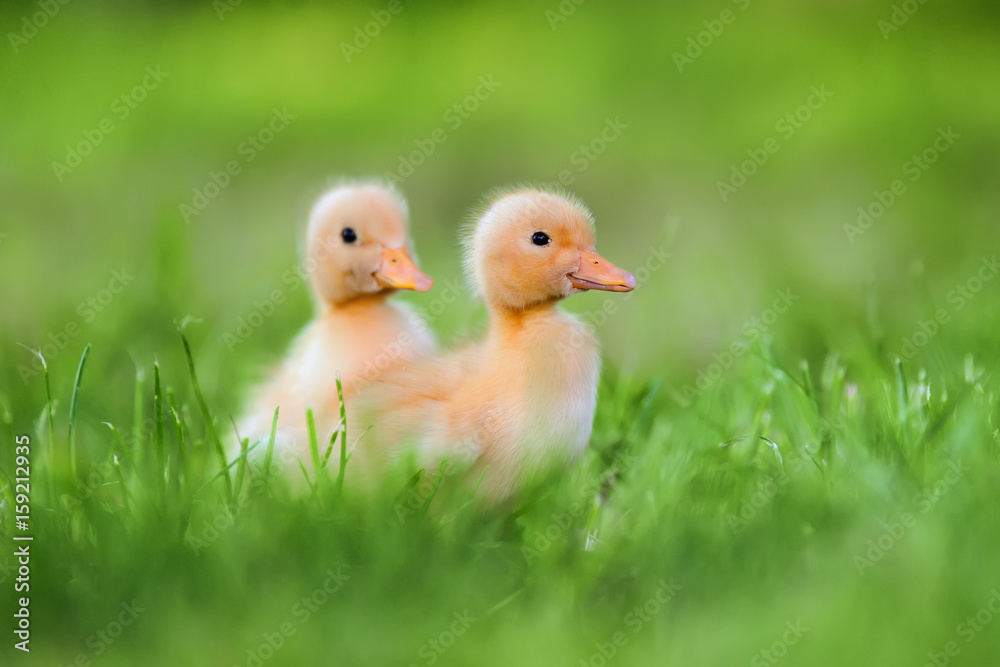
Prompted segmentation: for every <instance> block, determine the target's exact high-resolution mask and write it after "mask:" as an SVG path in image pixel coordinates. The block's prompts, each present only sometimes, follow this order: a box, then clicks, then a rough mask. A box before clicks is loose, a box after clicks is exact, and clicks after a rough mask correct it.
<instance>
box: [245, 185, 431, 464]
mask: <svg viewBox="0 0 1000 667" xmlns="http://www.w3.org/2000/svg"><path fill="white" fill-rule="evenodd" d="M408 217H409V213H408V207H407V203H406V200H405V199H404V198H403V197H402V195H401V194H400V193H399V192H397V191H396V190H395V189H394V188H392V187H388V186H386V185H383V184H381V183H378V182H360V183H347V184H342V185H339V186H337V187H334V188H333V189H332V190H330V191H328V192H327V193H326V194H324V195H323V196H322V197H320V199H319V200H318V201H317V202H316V203H315V205H314V206H313V208H312V210H311V212H310V214H309V223H308V227H307V231H306V258H305V260H304V262H303V267H304V268H305V269H306V272H307V274H308V278H309V283H310V285H311V287H312V291H313V295H314V297H315V300H316V304H317V309H316V316H315V318H314V319H313V321H312V322H311V323H309V325H308V326H306V328H305V330H303V331H302V332H301V334H300V335H299V336H298V338H297V339H296V340H295V342H294V343H293V344H292V346H291V350H290V351H289V353H288V355H287V356H286V358H285V360H284V361H283V362H281V364H280V366H279V367H278V368H277V370H276V372H275V373H274V374H273V376H272V377H271V378H270V379H269V380H268V381H266V382H265V383H264V384H263V385H262V386H260V387H259V388H258V389H257V390H256V391H255V392H254V396H253V398H252V400H251V401H250V406H249V409H248V410H247V413H246V415H245V417H244V418H243V419H242V420H240V424H239V425H238V426H237V432H238V433H239V435H240V437H242V438H249V439H250V443H251V444H253V443H254V442H257V441H260V440H263V441H265V442H266V441H267V439H268V437H269V436H270V432H271V422H272V418H273V414H274V409H275V407H276V406H280V415H279V420H278V433H279V436H278V438H277V443H278V445H280V449H279V452H280V453H281V455H282V456H281V458H282V460H285V461H288V460H289V459H290V460H294V458H292V457H290V456H288V454H289V453H291V454H293V455H296V456H299V457H301V458H303V459H304V460H307V458H308V451H309V449H308V447H309V445H308V442H309V441H308V429H307V424H306V409H307V408H309V407H312V408H313V411H314V416H315V421H316V432H317V436H318V438H319V443H320V447H321V448H322V447H323V446H324V445H325V444H326V441H327V440H328V439H329V436H330V435H331V433H332V431H333V430H334V429H335V428H336V427H337V423H338V422H339V419H340V402H339V399H338V396H337V388H336V380H335V378H336V377H337V376H339V377H340V378H341V381H342V387H343V391H344V396H345V402H346V397H348V396H351V395H353V394H354V393H355V392H356V391H357V390H358V389H360V388H361V387H363V386H365V385H366V384H368V383H370V382H373V381H375V380H377V379H378V377H379V376H380V375H381V374H382V373H384V372H386V371H387V370H389V369H391V368H393V367H396V366H399V365H401V364H405V363H406V362H407V361H409V360H410V359H413V358H415V357H417V356H420V355H426V354H429V353H431V352H432V351H433V350H434V348H435V342H434V338H433V334H432V333H431V332H430V330H429V329H428V328H427V326H426V324H425V323H424V322H423V321H422V320H421V319H420V318H419V316H418V315H417V314H416V313H415V312H414V311H413V310H412V309H410V308H407V307H406V304H401V303H393V302H390V301H389V300H388V298H389V297H390V296H391V295H392V294H393V293H395V292H396V291H397V290H400V289H410V290H416V291H418V292H426V291H428V290H429V289H430V288H431V286H432V285H433V284H434V282H433V280H432V279H431V278H430V276H428V275H427V274H425V273H423V272H422V271H421V270H420V269H418V268H417V267H416V265H415V264H414V262H413V261H412V259H411V258H410V251H409V250H408V248H409V247H410V245H411V244H410V239H409V237H408V233H407V224H408V222H407V221H408ZM258 449H263V448H258Z"/></svg>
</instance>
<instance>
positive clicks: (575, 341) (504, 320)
mask: <svg viewBox="0 0 1000 667" xmlns="http://www.w3.org/2000/svg"><path fill="white" fill-rule="evenodd" d="M487 338H488V340H489V344H490V346H491V347H492V348H493V350H494V351H495V352H496V353H497V354H498V355H499V356H503V355H504V353H505V352H506V353H510V354H513V353H514V352H515V351H518V350H520V351H521V355H520V356H521V357H530V358H532V360H533V362H534V363H539V362H544V363H542V366H544V367H548V366H549V364H550V362H549V359H551V358H553V357H554V358H556V359H558V360H559V362H560V363H569V364H575V363H577V362H578V361H579V362H582V363H584V364H585V365H590V364H592V363H593V359H594V357H595V356H596V355H597V341H596V339H595V337H594V335H593V331H592V329H591V327H589V326H588V325H587V324H585V323H584V322H583V321H582V320H580V319H579V318H577V317H575V316H573V315H571V314H569V313H567V312H564V311H563V310H561V309H560V308H558V306H557V305H556V302H549V303H545V304H540V305H537V306H534V307H532V308H528V309H525V310H510V309H500V308H496V309H492V310H491V311H490V325H489V334H488V336H487Z"/></svg>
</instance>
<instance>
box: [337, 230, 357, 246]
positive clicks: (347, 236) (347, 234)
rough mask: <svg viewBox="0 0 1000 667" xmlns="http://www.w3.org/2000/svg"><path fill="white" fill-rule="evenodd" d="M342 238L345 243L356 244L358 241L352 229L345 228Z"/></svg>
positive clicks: (341, 234) (341, 233)
mask: <svg viewBox="0 0 1000 667" xmlns="http://www.w3.org/2000/svg"><path fill="white" fill-rule="evenodd" d="M340 237H341V238H342V239H344V243H354V242H355V241H357V240H358V235H357V234H355V233H354V230H353V229H351V228H350V227H344V231H342V232H340Z"/></svg>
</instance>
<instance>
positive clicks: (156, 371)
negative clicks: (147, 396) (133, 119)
mask: <svg viewBox="0 0 1000 667" xmlns="http://www.w3.org/2000/svg"><path fill="white" fill-rule="evenodd" d="M153 453H154V455H155V456H156V490H157V493H158V494H159V496H160V500H161V501H163V500H165V499H166V490H167V489H166V474H167V470H166V467H167V466H166V458H165V454H164V450H163V387H162V385H161V383H160V364H159V362H155V361H154V362H153Z"/></svg>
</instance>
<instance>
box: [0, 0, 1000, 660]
mask: <svg viewBox="0 0 1000 667" xmlns="http://www.w3.org/2000/svg"><path fill="white" fill-rule="evenodd" d="M390 4H391V3H390ZM562 4H563V5H565V6H566V7H564V8H563V9H560V7H561V5H559V4H558V3H552V4H551V6H543V5H537V4H534V3H512V4H509V5H502V6H501V5H495V4H487V3H472V4H462V3H446V4H444V5H434V6H424V5H420V4H419V3H412V4H411V3H402V4H401V5H399V6H398V7H397V9H399V11H398V12H397V13H394V12H390V13H389V16H390V17H391V18H390V19H386V18H385V14H383V13H381V12H383V10H384V11H389V10H388V9H387V7H388V5H387V4H386V3H373V4H369V5H361V4H360V3H359V4H356V5H352V6H351V7H326V6H324V5H320V4H310V3H296V4H294V5H290V6H286V5H281V4H278V3H250V2H244V3H242V4H238V5H234V4H232V3H227V4H226V5H225V8H228V9H219V7H220V6H221V5H219V6H213V5H212V4H211V3H201V4H195V3H179V4H178V5H176V6H167V5H163V6H161V5H152V4H145V5H138V6H136V7H133V8H131V9H129V10H127V11H126V10H121V9H116V8H113V7H112V5H110V4H101V3H97V4H92V5H86V6H85V5H84V4H80V5H79V6H78V5H77V4H76V3H68V4H66V5H59V9H58V11H57V12H56V13H55V14H54V15H52V16H50V17H49V18H48V20H47V21H46V22H45V25H44V26H43V27H42V28H40V29H38V30H37V34H35V33H31V36H30V37H24V35H27V34H28V33H27V32H25V31H24V27H23V21H22V17H31V16H32V15H33V14H34V12H37V11H40V10H39V9H38V5H37V4H32V3H13V5H12V6H11V8H10V11H9V12H6V13H5V14H7V16H6V17H5V20H4V26H5V32H8V31H10V32H13V33H15V34H18V35H22V37H23V41H18V40H16V39H15V40H14V41H11V38H10V37H9V36H8V37H7V43H6V44H5V49H6V50H5V51H4V52H3V53H2V55H0V67H2V71H3V80H4V90H5V93H6V95H5V96H4V102H3V104H2V105H0V126H2V128H3V129H2V130H0V141H2V148H3V150H2V151H0V199H2V201H4V203H5V204H6V206H5V211H4V213H5V215H4V216H3V220H2V222H0V284H2V285H3V304H4V305H3V308H2V309H0V328H2V331H3V335H2V336H0V360H2V363H0V475H2V477H0V486H2V492H0V498H2V500H0V587H2V589H3V591H4V593H3V598H2V599H3V600H4V614H3V615H4V618H5V619H6V620H5V621H4V622H3V624H0V625H2V629H3V633H4V635H3V636H5V637H6V638H7V639H6V640H5V644H4V645H3V647H2V648H0V655H3V659H2V664H15V665H19V664H24V665H36V664H37V665H43V664H53V665H81V666H82V665H89V664H93V665H109V666H110V665H129V666H132V665H139V664H144V665H145V664H149V665H160V664H162V665H202V664H204V665H227V666H228V665H241V666H244V667H249V666H253V665H258V666H259V665H262V664H268V665H300V664H306V665H312V664H319V665H392V664H394V665H404V666H406V665H428V666H429V665H470V664H472V665H545V666H549V665H559V664H564V665H592V666H593V667H600V666H602V665H612V664H614V665H632V664H634V665H643V666H645V665H653V664H656V665H659V664H662V665H730V664H732V665H736V664H748V663H749V664H750V665H753V666H758V665H772V664H778V663H782V664H787V665H855V664H857V665H897V664H898V665H908V664H912V665H914V666H915V667H918V666H920V665H924V664H930V665H935V666H936V667H941V666H942V665H945V664H948V665H991V664H995V663H996V656H997V655H998V652H1000V618H998V614H1000V531H998V530H997V528H998V525H1000V496H998V493H997V489H998V488H1000V430H998V429H1000V424H998V421H1000V386H998V379H997V362H998V361H1000V354H998V346H997V341H998V338H997V331H998V330H1000V308H998V306H1000V291H998V288H1000V280H997V279H996V274H997V272H998V270H1000V269H998V267H997V265H996V259H995V258H996V256H997V254H998V245H1000V243H998V238H1000V237H998V236H997V212H998V210H1000V170H998V161H997V157H996V156H997V155H998V151H1000V127H998V125H997V122H996V121H997V118H1000V91H998V89H997V86H996V72H997V66H998V64H1000V46H998V44H1000V41H998V40H997V36H998V32H1000V30H998V22H1000V15H998V12H997V9H996V8H995V7H994V6H993V5H992V4H989V3H985V2H982V3H975V2H972V3H966V4H964V5H962V6H961V7H953V6H946V5H935V4H934V3H926V4H923V5H919V6H918V9H917V10H916V11H915V12H913V13H911V14H906V19H905V20H902V19H900V18H899V17H897V21H896V23H893V18H892V17H893V14H894V7H893V4H892V3H891V2H889V3H884V4H883V3H874V4H872V3H860V2H848V3H845V4H843V5H838V6H836V7H819V6H816V7H812V6H800V5H799V4H797V3H791V2H787V1H778V2H772V3H757V2H756V1H755V0H752V1H750V2H743V1H742V0H740V1H735V0H734V2H722V3H717V4H711V3H693V2H692V3H683V4H681V5H680V6H678V7H673V8H671V7H661V6H658V5H652V4H651V5H641V6H635V7H629V8H624V7H617V6H613V5H611V4H609V3H600V2H598V0H589V1H588V2H586V3H583V4H580V5H575V4H573V3H562ZM904 4H905V3H904ZM230 9H231V10H232V11H229V10H230ZM372 11H374V12H375V13H376V14H375V16H374V18H373V15H372V14H371V12H372ZM724 11H729V12H730V14H727V15H725V16H722V13H723V12H724ZM547 12H549V13H547ZM553 16H558V18H553ZM730 18H731V19H732V20H729V19H730ZM563 19H565V20H563ZM373 20H375V21H379V20H381V22H382V25H381V26H380V27H379V28H378V31H377V34H376V35H375V36H369V38H368V40H367V41H366V40H364V39H360V38H359V37H358V32H357V31H356V28H358V30H360V31H361V32H362V34H363V32H364V30H365V27H366V25H367V23H368V22H370V21H373ZM717 20H718V21H719V22H721V24H722V26H723V27H721V28H720V27H719V25H718V24H717V23H715V22H716V21H717ZM885 21H889V22H890V23H891V24H892V25H894V26H895V28H897V29H895V30H893V29H890V28H886V27H885V26H884V25H883V24H882V23H881V22H885ZM897 23H898V25H897ZM713 30H714V31H716V32H718V33H719V34H717V35H713V34H712V31H713ZM19 31H20V32H19ZM703 31H708V33H707V34H708V35H709V37H710V38H711V39H709V38H706V37H700V35H701V33H702V32H703ZM28 32H30V31H28ZM373 32H374V30H373ZM689 38H690V39H691V40H692V41H693V43H694V44H695V45H698V40H699V39H701V40H702V44H701V46H700V50H699V48H693V47H690V42H689V41H688V40H689ZM706 43H707V44H706ZM345 44H346V45H347V46H346V47H345V46H344V45H345ZM677 54H680V57H678V56H677ZM265 130H268V131H267V132H265ZM442 137H443V139H442ZM98 139H99V140H98ZM83 153H86V154H83ZM342 174H351V175H366V174H374V175H384V174H391V175H394V176H395V177H397V178H398V179H399V180H401V181H402V183H401V186H400V187H401V189H402V191H403V192H404V193H405V194H406V196H407V197H408V198H409V201H410V206H411V212H412V231H413V236H414V239H415V243H416V248H417V251H418V253H419V259H420V264H421V266H422V268H424V269H426V270H427V271H428V273H430V274H431V275H433V276H434V278H435V279H436V281H437V283H436V286H435V288H434V290H433V291H432V292H430V293H429V294H427V295H418V294H407V295H400V298H403V299H405V300H407V301H408V302H410V303H412V304H413V305H414V306H416V307H417V308H419V309H420V310H421V311H422V312H423V313H424V315H425V317H426V318H427V320H428V321H429V323H430V325H431V326H432V328H433V329H434V330H435V332H436V333H437V334H438V336H439V338H440V339H441V340H442V342H443V344H445V345H449V344H452V343H455V342H458V341H462V340H465V339H467V338H470V337H475V335H476V334H477V332H479V331H481V330H482V325H483V322H484V312H483V309H482V306H481V305H479V304H477V303H476V302H475V301H474V300H473V299H472V298H471V296H470V294H469V293H468V290H467V289H466V286H465V283H464V279H463V278H462V274H461V262H460V257H459V250H458V246H457V239H458V229H459V227H460V225H461V223H462V222H463V220H464V218H465V216H466V215H467V212H468V211H469V210H470V209H471V208H472V207H473V206H474V205H475V204H476V202H477V201H478V199H479V197H480V196H481V195H482V194H483V193H485V192H486V191H487V190H488V189H489V188H491V187H494V186H498V185H505V184H509V183H514V182H518V181H532V182H539V183H549V182H553V181H561V182H562V183H563V184H564V185H567V186H568V188H569V189H570V190H572V191H574V192H575V193H576V194H578V195H579V196H580V197H581V198H582V199H584V200H585V201H586V202H587V203H588V204H589V205H590V206H591V208H592V209H593V211H594V213H595V215H596V218H597V229H598V238H599V247H600V248H601V249H602V253H603V254H605V255H606V256H607V257H608V258H609V259H610V260H612V261H614V262H615V263H616V264H619V265H621V266H623V267H626V268H628V269H629V270H631V271H633V272H634V273H635V274H636V275H637V278H638V280H639V286H638V288H637V289H636V290H635V291H634V292H633V293H630V294H629V295H627V296H624V295H614V296H613V297H610V298H609V297H608V296H607V295H603V294H594V293H591V294H583V295H580V296H575V297H573V298H572V299H570V300H568V302H567V303H566V308H567V310H570V311H572V312H575V313H577V314H579V315H580V316H581V317H583V318H585V319H586V320H587V321H588V322H590V323H591V324H592V325H593V326H594V328H595V330H596V331H597V334H598V337H599V338H600V340H601V342H602V346H603V357H604V370H603V375H602V380H601V386H600V393H599V400H598V408H597V414H596V417H595V423H594V434H593V439H592V441H591V444H590V447H589V449H588V451H587V452H586V454H585V455H584V457H583V459H582V460H581V461H580V462H579V464H578V465H577V466H576V467H574V468H573V469H571V470H569V471H567V473H566V474H565V475H564V476H562V477H561V478H560V479H558V480H556V481H554V482H552V484H551V485H549V486H546V487H545V488H544V489H543V490H542V493H541V494H540V495H539V496H538V497H537V498H531V499H524V502H522V503H521V505H520V506H519V507H518V509H517V510H516V511H514V512H510V513H507V512H504V513H495V512H493V513H490V512H481V511H479V510H477V509H476V508H475V507H474V506H472V505H469V504H467V503H465V502H463V499H462V498H460V497H455V496H454V495H453V494H449V493H445V491H446V490H447V487H448V484H449V480H448V478H447V476H444V477H443V478H441V479H440V486H438V487H434V486H433V485H428V484H427V483H426V481H420V482H414V474H415V473H416V472H417V470H416V469H414V468H413V467H412V466H407V465H406V464H405V462H404V463H400V464H399V465H398V466H396V468H394V469H393V470H391V471H389V472H387V473H386V475H385V480H384V483H382V484H381V486H380V490H379V491H378V492H377V493H376V494H375V495H374V497H373V496H372V495H371V494H368V493H362V492H361V489H360V485H359V484H356V483H355V481H356V480H355V479H353V478H352V470H351V466H350V464H348V466H347V468H346V473H345V476H344V479H343V484H342V486H341V485H340V484H338V483H337V480H336V479H335V478H331V479H329V480H327V481H324V482H323V483H322V484H320V485H319V488H318V490H317V491H316V492H315V493H313V494H308V493H307V494H304V495H303V494H301V493H295V492H293V491H292V490H291V489H290V488H289V485H288V483H287V482H286V481H285V480H284V479H283V478H282V477H281V476H280V475H279V476H275V475H272V474H268V470H266V469H265V468H264V467H262V466H260V465H250V466H248V465H246V464H245V463H244V462H243V461H241V460H235V461H234V460H233V458H232V457H229V458H227V457H226V456H225V454H224V453H222V452H223V450H224V449H225V448H227V447H228V446H229V443H230V442H231V441H232V439H233V435H232V432H233V428H232V422H231V419H232V417H234V416H236V415H238V414H239V411H240V409H241V406H242V405H243V403H244V401H245V400H246V397H247V393H248V390H249V388H250V387H251V386H252V383H253V382H254V381H256V380H257V379H258V378H260V377H261V375H262V373H263V369H266V368H267V365H268V364H271V363H273V362H274V361H276V360H277V359H280V357H281V355H282V353H283V352H284V351H285V349H286V347H287V345H288V344H289V342H290V341H291V339H292V337H293V336H294V335H295V333H296V331H298V330H299V329H300V328H301V327H302V326H303V325H304V324H305V323H306V322H307V321H308V320H309V318H310V316H311V313H312V304H311V301H310V295H309V292H308V289H307V286H306V284H305V283H304V282H303V281H302V280H301V278H300V273H299V270H300V268H301V266H300V262H301V260H300V249H301V243H302V241H301V237H302V232H303V224H304V219H305V215H306V212H307V210H308V207H309V205H310V204H311V202H312V200H313V199H314V198H315V196H316V195H318V194H319V193H320V192H321V191H322V190H323V188H324V187H325V186H326V185H327V184H328V183H329V182H330V181H331V180H332V179H333V178H335V177H336V176H338V175H342ZM452 297H454V298H452ZM39 353H40V354H39ZM43 359H44V363H43ZM84 362H85V363H84ZM356 435H357V433H356V432H355V430H353V429H352V425H351V424H348V426H347V442H348V444H349V443H350V442H352V441H353V439H354V438H355V437H356ZM24 436H27V438H28V439H29V440H30V445H29V447H30V468H31V480H32V481H31V494H30V495H31V507H30V529H29V530H28V531H23V530H20V529H19V527H18V526H17V524H16V511H15V510H16V507H17V506H18V505H19V504H21V502H20V501H19V500H18V498H17V491H16V483H15V481H14V478H16V477H18V476H19V473H18V472H17V470H16V469H17V467H18V466H19V465H20V464H19V463H18V461H17V459H16V456H17V454H18V453H19V452H17V451H16V450H15V447H16V445H17V444H18V442H17V441H18V439H19V438H22V437H24ZM256 446H257V447H259V448H261V449H265V450H266V449H267V446H268V443H267V442H262V443H257V444H256ZM326 446H327V443H325V442H323V443H318V449H319V451H320V453H321V454H323V453H325V450H326ZM339 447H340V441H337V442H336V443H334V446H333V448H332V450H331V455H332V456H335V457H337V456H339V455H340V449H339ZM305 463H306V468H307V470H308V471H309V474H310V476H313V475H315V471H314V470H313V468H312V465H311V463H310V462H308V461H307V462H305ZM431 472H433V471H431ZM321 476H322V474H321ZM434 498H436V500H437V502H436V503H435V504H434V506H433V507H430V505H429V501H430V500H432V499H434ZM25 534H30V535H32V536H33V537H34V541H33V542H31V546H30V550H31V561H30V601H31V602H30V618H31V632H32V634H31V653H30V654H25V653H22V652H21V651H17V650H15V649H14V647H13V644H14V642H15V641H17V640H16V639H15V638H14V635H13V634H12V633H11V632H10V629H13V627H14V623H15V620H13V619H14V617H13V614H14V612H15V610H16V609H17V608H18V606H19V605H18V601H17V599H18V597H19V596H20V595H22V594H23V593H15V592H14V590H15V589H14V587H15V584H16V582H17V577H18V576H19V575H18V571H17V567H18V564H17V557H16V556H15V551H16V549H18V548H20V547H22V546H23V544H24V543H23V542H22V541H17V542H15V541H14V539H13V538H14V537H16V536H23V535H25Z"/></svg>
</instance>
